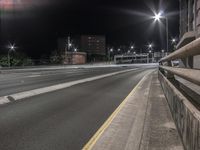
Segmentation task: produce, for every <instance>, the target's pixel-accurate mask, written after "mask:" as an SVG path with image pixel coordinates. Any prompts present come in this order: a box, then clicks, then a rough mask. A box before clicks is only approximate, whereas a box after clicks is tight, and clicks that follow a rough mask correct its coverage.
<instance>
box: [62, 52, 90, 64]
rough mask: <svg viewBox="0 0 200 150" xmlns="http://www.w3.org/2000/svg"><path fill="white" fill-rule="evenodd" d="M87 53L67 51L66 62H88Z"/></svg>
mask: <svg viewBox="0 0 200 150" xmlns="http://www.w3.org/2000/svg"><path fill="white" fill-rule="evenodd" d="M86 57H87V55H86V53H84V52H67V53H66V54H65V59H64V64H66V65H80V64H85V63H86Z"/></svg>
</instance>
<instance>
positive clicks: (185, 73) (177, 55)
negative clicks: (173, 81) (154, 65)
mask: <svg viewBox="0 0 200 150" xmlns="http://www.w3.org/2000/svg"><path fill="white" fill-rule="evenodd" d="M196 55H200V38H198V39H197V40H194V41H193V42H191V43H189V44H188V45H186V46H184V47H182V48H180V49H179V50H176V51H175V52H173V53H171V54H169V55H168V56H166V57H164V58H162V59H161V60H160V61H159V63H160V66H159V68H160V70H161V71H162V70H164V71H165V72H167V74H170V77H172V76H173V75H177V76H179V77H181V78H183V79H185V80H188V81H190V82H192V83H194V84H197V85H200V70H197V69H188V68H178V67H172V66H166V64H168V65H169V64H171V63H169V62H171V61H173V60H175V59H182V58H187V57H190V56H196ZM165 62H168V63H165Z"/></svg>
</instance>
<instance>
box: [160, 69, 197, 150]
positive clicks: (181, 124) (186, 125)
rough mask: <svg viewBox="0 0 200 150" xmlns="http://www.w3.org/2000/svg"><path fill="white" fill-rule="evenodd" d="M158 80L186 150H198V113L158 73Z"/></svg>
mask: <svg viewBox="0 0 200 150" xmlns="http://www.w3.org/2000/svg"><path fill="white" fill-rule="evenodd" d="M159 80H160V82H161V85H162V88H163V91H164V93H165V96H166V98H167V101H168V104H169V107H170V109H171V113H172V116H173V119H174V121H175V123H176V126H177V129H178V131H179V134H180V136H181V139H182V141H183V144H184V146H185V149H186V150H200V111H199V110H197V109H196V108H195V107H194V106H193V105H192V104H191V103H190V102H189V101H188V99H187V98H186V97H184V96H183V95H182V94H181V93H180V92H179V91H178V90H177V89H176V88H175V87H174V86H173V85H172V84H171V83H170V82H169V81H168V80H167V79H166V78H165V77H164V76H163V75H162V74H161V73H160V72H159Z"/></svg>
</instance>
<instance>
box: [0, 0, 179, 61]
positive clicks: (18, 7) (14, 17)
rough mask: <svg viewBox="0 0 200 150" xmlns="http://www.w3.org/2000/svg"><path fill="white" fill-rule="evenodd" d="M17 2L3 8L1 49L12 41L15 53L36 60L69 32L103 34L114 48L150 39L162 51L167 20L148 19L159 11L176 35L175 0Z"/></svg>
mask: <svg viewBox="0 0 200 150" xmlns="http://www.w3.org/2000/svg"><path fill="white" fill-rule="evenodd" d="M3 1H6V0H0V4H1V5H2V2H3ZM7 1H14V0H7ZM15 1H16V3H17V4H15V5H14V6H13V5H9V6H4V9H1V16H0V17H1V32H0V34H1V35H0V38H1V39H0V40H1V45H0V48H1V49H0V51H1V52H0V53H3V52H5V51H6V47H5V45H6V44H8V43H9V41H11V42H15V43H16V46H17V47H18V51H23V52H25V53H27V54H28V55H29V56H32V57H35V58H39V57H41V56H42V55H48V54H49V53H50V52H51V51H53V50H55V49H56V41H57V38H59V37H65V36H68V35H69V34H71V35H80V34H102V35H106V38H107V45H109V46H114V47H119V46H120V45H125V44H126V45H128V44H130V43H131V42H133V43H135V47H136V49H137V50H139V49H147V48H146V45H147V43H148V42H153V44H154V49H155V50H160V49H164V48H165V47H166V45H165V29H164V26H165V21H164V20H162V23H161V24H159V23H155V22H154V21H153V19H152V18H151V17H150V16H152V15H153V14H154V13H153V11H154V12H158V10H162V11H163V12H164V13H165V15H167V16H168V18H169V38H172V37H178V36H179V14H178V13H179V1H178V0H165V1H164V0H160V1H159V0H146V1H145V0H121V1H120V0H15ZM41 1H42V2H41ZM1 7H2V6H1ZM1 7H0V8H1ZM2 10H3V11H2Z"/></svg>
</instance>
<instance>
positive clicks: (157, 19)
mask: <svg viewBox="0 0 200 150" xmlns="http://www.w3.org/2000/svg"><path fill="white" fill-rule="evenodd" d="M153 18H154V20H155V21H160V20H161V19H165V20H166V42H167V43H166V44H167V45H166V50H167V52H168V51H169V25H168V18H167V16H163V15H162V13H161V12H159V13H158V14H155V15H154V17H153Z"/></svg>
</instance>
